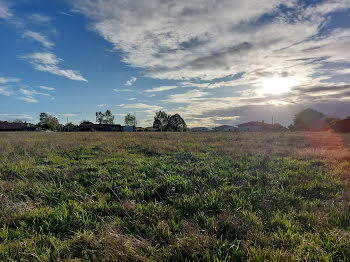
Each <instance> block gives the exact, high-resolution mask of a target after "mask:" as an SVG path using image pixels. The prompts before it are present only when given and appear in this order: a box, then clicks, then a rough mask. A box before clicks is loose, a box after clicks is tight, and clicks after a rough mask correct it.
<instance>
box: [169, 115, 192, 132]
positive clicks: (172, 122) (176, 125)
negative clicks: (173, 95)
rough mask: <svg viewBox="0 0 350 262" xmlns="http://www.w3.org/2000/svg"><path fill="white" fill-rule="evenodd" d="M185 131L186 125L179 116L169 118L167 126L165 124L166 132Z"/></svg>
mask: <svg viewBox="0 0 350 262" xmlns="http://www.w3.org/2000/svg"><path fill="white" fill-rule="evenodd" d="M186 129H187V125H186V123H185V120H183V118H182V117H181V116H180V115H179V114H175V115H172V116H171V117H169V120H168V124H167V130H171V131H181V132H182V131H185V130H186Z"/></svg>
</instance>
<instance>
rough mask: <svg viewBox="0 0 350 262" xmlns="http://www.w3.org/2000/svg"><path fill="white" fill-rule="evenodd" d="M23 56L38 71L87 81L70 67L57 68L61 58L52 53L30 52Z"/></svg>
mask: <svg viewBox="0 0 350 262" xmlns="http://www.w3.org/2000/svg"><path fill="white" fill-rule="evenodd" d="M23 58H24V59H26V60H27V61H28V62H29V63H31V64H32V65H33V66H34V68H35V69H36V70H38V71H42V72H48V73H51V74H55V75H59V76H64V77H66V78H69V79H71V80H75V81H85V82H87V80H86V79H85V78H84V77H83V76H82V75H81V74H80V73H79V72H77V71H74V70H70V69H68V70H67V69H61V68H59V67H58V64H59V63H60V62H62V61H63V60H62V59H60V58H58V57H57V56H56V55H55V54H53V53H49V52H43V53H40V52H39V53H32V54H29V55H26V56H23Z"/></svg>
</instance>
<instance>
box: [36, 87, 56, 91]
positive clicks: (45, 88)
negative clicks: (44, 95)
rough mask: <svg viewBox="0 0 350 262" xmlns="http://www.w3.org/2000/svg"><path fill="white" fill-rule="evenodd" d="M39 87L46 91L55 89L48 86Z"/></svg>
mask: <svg viewBox="0 0 350 262" xmlns="http://www.w3.org/2000/svg"><path fill="white" fill-rule="evenodd" d="M39 88H40V89H42V90H46V91H55V88H53V87H49V86H39Z"/></svg>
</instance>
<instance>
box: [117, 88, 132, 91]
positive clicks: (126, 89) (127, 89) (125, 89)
mask: <svg viewBox="0 0 350 262" xmlns="http://www.w3.org/2000/svg"><path fill="white" fill-rule="evenodd" d="M113 91H114V92H131V91H132V90H131V89H129V88H124V89H118V88H114V89H113Z"/></svg>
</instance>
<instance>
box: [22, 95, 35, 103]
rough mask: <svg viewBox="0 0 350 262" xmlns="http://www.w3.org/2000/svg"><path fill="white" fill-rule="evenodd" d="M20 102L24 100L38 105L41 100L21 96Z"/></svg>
mask: <svg viewBox="0 0 350 262" xmlns="http://www.w3.org/2000/svg"><path fill="white" fill-rule="evenodd" d="M18 99H19V100H22V101H24V102H27V103H38V102H39V100H37V99H35V98H34V97H27V96H21V97H18Z"/></svg>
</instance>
